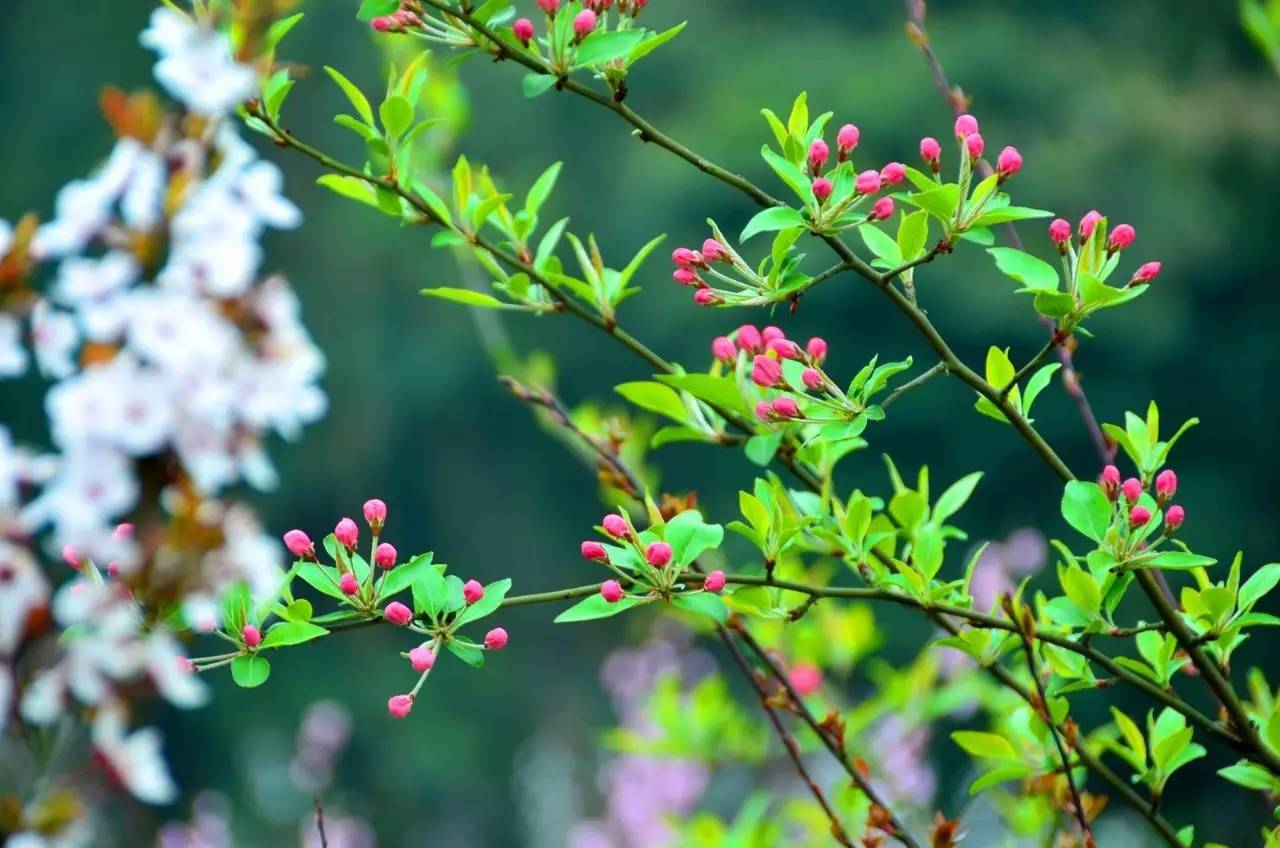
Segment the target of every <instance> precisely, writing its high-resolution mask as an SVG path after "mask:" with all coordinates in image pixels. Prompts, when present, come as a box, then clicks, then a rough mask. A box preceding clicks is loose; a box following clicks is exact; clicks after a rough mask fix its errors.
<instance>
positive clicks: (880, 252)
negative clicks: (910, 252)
mask: <svg viewBox="0 0 1280 848" xmlns="http://www.w3.org/2000/svg"><path fill="white" fill-rule="evenodd" d="M917 214H918V213H917ZM858 235H860V236H862V241H863V243H864V244H866V246H867V249H868V250H870V251H871V252H872V253H874V254H875V255H876V256H878V257H879V258H881V259H883V260H884V261H885V262H887V263H888V264H889V265H901V264H902V251H901V250H900V249H899V248H898V243H897V242H896V241H894V240H893V239H892V238H890V237H889V235H888V233H886V232H885V231H884V230H882V229H880V228H879V227H877V226H874V225H872V224H867V225H865V226H862V227H858Z"/></svg>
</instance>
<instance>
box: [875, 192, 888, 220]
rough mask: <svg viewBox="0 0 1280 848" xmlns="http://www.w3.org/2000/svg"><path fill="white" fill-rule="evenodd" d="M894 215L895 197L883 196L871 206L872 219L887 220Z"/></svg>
mask: <svg viewBox="0 0 1280 848" xmlns="http://www.w3.org/2000/svg"><path fill="white" fill-rule="evenodd" d="M891 217H893V198H892V197H882V198H880V199H879V200H877V201H876V202H875V204H874V205H873V206H872V207H871V220H873V221H887V220H889V219H890V218H891Z"/></svg>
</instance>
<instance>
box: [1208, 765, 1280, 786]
mask: <svg viewBox="0 0 1280 848" xmlns="http://www.w3.org/2000/svg"><path fill="white" fill-rule="evenodd" d="M1218 774H1219V775H1220V776H1222V777H1223V778H1225V779H1226V780H1229V781H1231V782H1232V783H1234V784H1236V785H1237V786H1243V787H1244V788H1245V789H1259V790H1262V791H1264V792H1275V791H1276V790H1277V789H1280V780H1277V778H1276V777H1275V776H1274V775H1273V774H1271V772H1269V771H1267V770H1266V769H1265V768H1263V767H1262V766H1260V765H1258V764H1257V763H1251V762H1249V761H1248V760H1241V761H1240V762H1238V763H1236V764H1235V765H1231V766H1227V767H1226V768H1224V769H1219V770H1218Z"/></svg>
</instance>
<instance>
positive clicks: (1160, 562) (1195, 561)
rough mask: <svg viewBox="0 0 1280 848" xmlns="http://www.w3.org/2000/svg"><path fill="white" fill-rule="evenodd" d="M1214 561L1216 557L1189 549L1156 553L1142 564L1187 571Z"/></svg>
mask: <svg viewBox="0 0 1280 848" xmlns="http://www.w3.org/2000/svg"><path fill="white" fill-rule="evenodd" d="M1216 562H1217V560H1216V559H1212V558H1210V557H1207V556H1200V555H1199V554H1193V553H1191V552H1190V551H1165V552H1164V553H1162V554H1158V555H1157V556H1156V557H1155V559H1152V560H1148V561H1147V562H1144V563H1142V566H1143V567H1144V568H1159V569H1162V570H1164V571H1188V570H1190V569H1192V568H1206V567H1208V566H1210V565H1213V564H1214V563H1216Z"/></svg>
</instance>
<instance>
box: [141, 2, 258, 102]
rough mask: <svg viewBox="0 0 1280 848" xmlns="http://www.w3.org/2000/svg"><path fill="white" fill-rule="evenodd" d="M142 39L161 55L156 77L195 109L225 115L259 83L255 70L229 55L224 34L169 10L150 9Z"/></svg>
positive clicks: (229, 51) (228, 47)
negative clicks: (149, 16) (148, 19)
mask: <svg viewBox="0 0 1280 848" xmlns="http://www.w3.org/2000/svg"><path fill="white" fill-rule="evenodd" d="M141 41H142V44H143V46H145V47H148V48H150V49H152V50H154V51H156V52H157V53H158V54H159V55H160V59H159V61H157V62H156V67H155V75H156V79H157V80H159V82H160V84H161V85H163V86H164V87H165V89H166V90H168V92H169V93H170V94H172V95H173V96H174V97H176V98H177V99H178V100H180V101H182V102H183V103H185V104H186V105H187V106H188V107H189V108H190V109H191V110H192V111H193V112H196V113H197V114H200V115H205V116H207V117H218V116H221V115H226V114H228V113H229V112H231V110H233V109H234V108H235V107H236V106H237V105H238V104H239V103H241V102H242V101H244V100H247V99H248V98H249V97H250V96H252V94H253V92H254V89H255V87H256V85H257V78H256V75H255V74H254V72H253V69H252V68H250V67H248V66H245V65H241V64H239V63H238V62H236V61H235V59H234V58H233V57H232V55H231V45H230V43H229V42H228V41H227V38H226V36H225V35H223V34H222V33H220V32H217V31H215V30H212V29H207V28H204V27H201V26H198V25H197V24H196V23H195V22H194V21H192V20H191V19H190V18H187V17H186V16H185V15H182V14H181V13H179V12H177V11H174V10H173V9H169V8H159V9H156V10H155V11H154V12H152V13H151V25H150V26H149V27H148V28H147V29H146V30H144V31H143V33H142V38H141Z"/></svg>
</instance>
